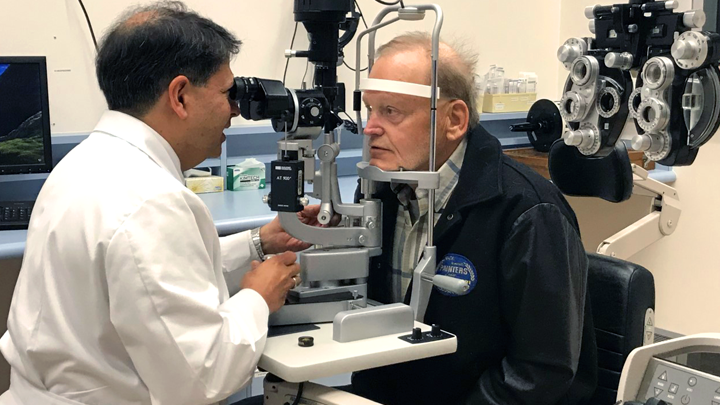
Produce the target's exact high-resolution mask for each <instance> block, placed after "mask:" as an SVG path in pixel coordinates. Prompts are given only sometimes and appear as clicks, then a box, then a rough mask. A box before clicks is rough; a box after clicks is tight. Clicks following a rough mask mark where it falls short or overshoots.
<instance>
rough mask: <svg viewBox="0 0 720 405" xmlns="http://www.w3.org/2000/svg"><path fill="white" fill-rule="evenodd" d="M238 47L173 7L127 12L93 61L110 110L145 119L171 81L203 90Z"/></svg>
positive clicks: (179, 7) (161, 4)
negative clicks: (180, 80)
mask: <svg viewBox="0 0 720 405" xmlns="http://www.w3.org/2000/svg"><path fill="white" fill-rule="evenodd" d="M241 44H242V42H241V41H240V40H238V39H237V38H235V36H233V34H231V33H230V32H228V31H227V30H226V29H225V28H223V27H221V26H219V25H217V24H215V23H214V22H212V21H210V20H209V19H207V18H204V17H201V16H200V15H198V14H197V13H195V12H193V11H191V10H188V8H187V7H186V6H185V5H184V4H183V3H181V2H179V1H162V2H158V3H154V4H152V5H150V6H142V7H137V8H133V9H131V10H128V11H126V12H125V14H123V16H121V17H120V19H119V20H118V21H117V22H116V23H115V25H114V26H113V27H111V28H110V30H109V31H108V33H107V34H106V35H105V36H104V38H103V40H102V43H101V45H100V49H99V51H98V54H97V58H96V61H95V62H96V73H97V78H98V83H99V84H100V89H101V90H102V92H103V94H104V95H105V99H106V100H107V103H108V107H109V108H110V109H111V110H116V111H121V112H124V113H127V114H130V115H132V116H135V117H141V116H143V115H145V114H146V113H147V112H148V111H149V110H150V109H151V108H152V107H153V105H155V103H156V102H157V101H158V99H159V98H160V96H161V95H162V94H163V93H164V92H165V90H166V89H167V87H168V86H169V85H170V82H172V80H173V79H175V78H176V77H177V76H180V75H184V76H186V77H187V78H188V80H190V82H191V83H192V84H194V85H196V86H204V85H206V84H207V82H208V80H209V79H210V77H212V76H213V75H214V74H215V73H217V72H218V71H219V70H220V68H221V67H222V66H223V64H225V63H227V62H229V61H230V59H231V58H232V57H233V56H235V55H237V53H238V52H239V51H240V45H241Z"/></svg>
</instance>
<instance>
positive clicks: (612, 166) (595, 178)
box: [548, 139, 633, 203]
mask: <svg viewBox="0 0 720 405" xmlns="http://www.w3.org/2000/svg"><path fill="white" fill-rule="evenodd" d="M548 170H549V171H550V178H551V179H552V181H553V183H555V185H556V186H557V187H558V188H559V189H560V191H562V192H563V194H566V195H571V196H578V197H599V198H602V199H603V200H606V201H610V202H616V203H617V202H622V201H625V200H627V199H628V198H630V196H631V195H632V189H633V175H632V166H631V165H630V157H629V155H628V152H627V148H626V147H625V144H624V143H622V142H618V143H617V144H616V145H615V147H614V148H613V149H612V151H611V152H610V153H609V154H608V155H607V156H605V157H596V156H585V155H583V154H582V153H580V151H578V149H577V148H576V147H574V146H567V145H565V143H564V142H563V140H562V139H558V140H557V141H555V143H553V145H552V147H550V153H549V155H548Z"/></svg>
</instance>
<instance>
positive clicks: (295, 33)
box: [283, 22, 298, 85]
mask: <svg viewBox="0 0 720 405" xmlns="http://www.w3.org/2000/svg"><path fill="white" fill-rule="evenodd" d="M297 28H298V23H297V22H295V31H294V32H293V37H292V40H291V41H290V49H292V47H293V45H295V35H297ZM288 65H290V58H287V60H286V61H285V73H283V85H285V78H286V77H287V71H288Z"/></svg>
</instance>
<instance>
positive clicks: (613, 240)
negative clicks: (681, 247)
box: [597, 165, 681, 260]
mask: <svg viewBox="0 0 720 405" xmlns="http://www.w3.org/2000/svg"><path fill="white" fill-rule="evenodd" d="M632 170H633V175H634V176H633V177H634V179H633V186H634V188H633V193H634V194H636V195H644V196H650V197H654V198H655V201H654V202H653V205H652V211H651V212H650V213H649V214H648V215H646V216H645V217H643V218H641V219H640V220H639V221H637V222H635V223H634V224H632V225H630V226H628V227H627V228H625V229H623V230H622V231H620V232H618V233H616V234H615V235H613V236H611V237H610V238H608V239H606V240H604V241H603V242H602V243H601V244H600V246H599V247H598V249H597V252H598V253H599V254H601V255H605V256H612V257H617V258H619V259H623V260H627V259H628V258H629V257H630V256H632V255H634V254H636V253H637V252H639V251H641V250H643V249H645V248H646V247H648V246H649V245H651V244H653V243H655V242H657V241H658V240H660V239H662V238H663V237H665V236H668V235H670V234H672V233H673V232H674V231H675V228H677V224H678V221H679V220H680V212H681V206H680V199H679V197H678V194H677V191H676V190H675V189H674V188H672V187H670V186H668V185H667V184H664V183H661V182H659V181H657V180H654V179H651V178H650V177H649V174H648V171H647V170H645V169H643V168H641V167H640V166H637V165H632Z"/></svg>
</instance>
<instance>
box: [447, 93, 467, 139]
mask: <svg viewBox="0 0 720 405" xmlns="http://www.w3.org/2000/svg"><path fill="white" fill-rule="evenodd" d="M446 111H447V113H446V115H445V117H446V124H447V127H446V128H447V132H446V134H447V135H446V136H447V139H448V140H449V141H457V140H459V139H461V138H462V137H463V136H465V133H466V132H467V130H468V123H469V121H470V109H468V106H467V104H465V102H464V101H462V100H452V101H450V102H449V103H448V106H447V110H446Z"/></svg>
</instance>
